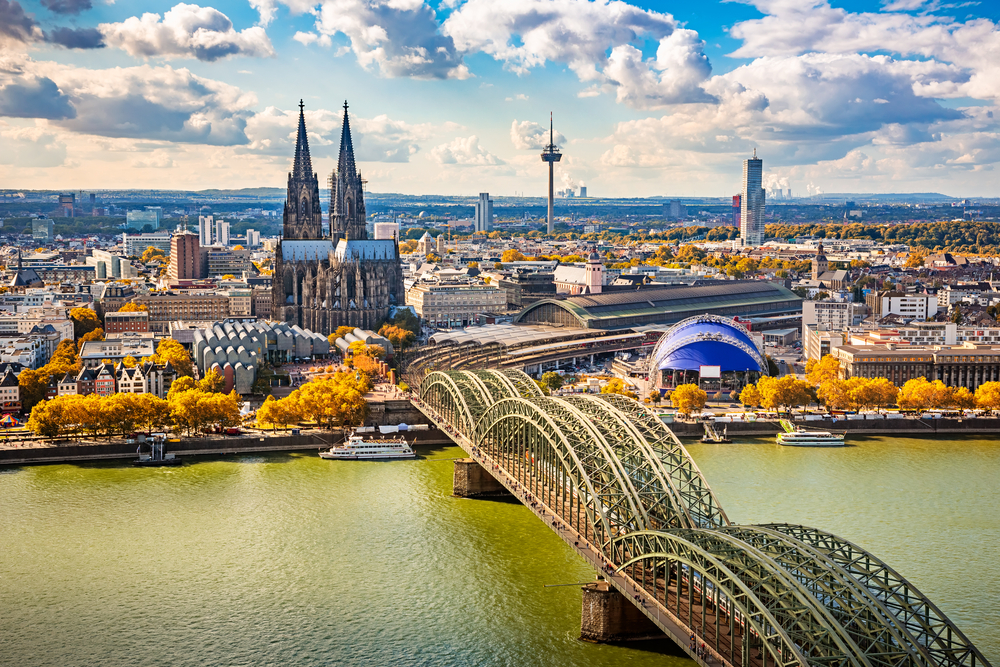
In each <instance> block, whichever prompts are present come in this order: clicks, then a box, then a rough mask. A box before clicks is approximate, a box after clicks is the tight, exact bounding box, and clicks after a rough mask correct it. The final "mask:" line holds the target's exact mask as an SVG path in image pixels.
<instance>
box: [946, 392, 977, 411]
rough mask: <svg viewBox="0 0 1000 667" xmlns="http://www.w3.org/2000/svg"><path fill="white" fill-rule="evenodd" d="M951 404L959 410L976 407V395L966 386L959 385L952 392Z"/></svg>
mask: <svg viewBox="0 0 1000 667" xmlns="http://www.w3.org/2000/svg"><path fill="white" fill-rule="evenodd" d="M951 404H952V406H953V407H955V408H958V409H959V410H971V409H973V408H974V407H976V396H975V394H973V393H972V392H971V391H969V388H968V387H959V388H958V389H955V390H954V391H953V392H952V395H951Z"/></svg>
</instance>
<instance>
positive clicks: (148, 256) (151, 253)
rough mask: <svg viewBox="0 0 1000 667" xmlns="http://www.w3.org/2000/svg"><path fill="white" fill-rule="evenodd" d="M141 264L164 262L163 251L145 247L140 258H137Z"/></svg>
mask: <svg viewBox="0 0 1000 667" xmlns="http://www.w3.org/2000/svg"><path fill="white" fill-rule="evenodd" d="M139 259H140V260H141V261H142V263H143V264H148V263H149V262H153V261H157V260H159V261H160V262H165V261H166V257H164V254H163V251H162V250H160V249H159V248H156V247H154V246H147V247H146V249H145V250H144V251H143V253H142V257H140V258H139Z"/></svg>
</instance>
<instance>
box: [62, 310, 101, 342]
mask: <svg viewBox="0 0 1000 667" xmlns="http://www.w3.org/2000/svg"><path fill="white" fill-rule="evenodd" d="M69 318H70V319H71V320H73V338H77V339H79V338H80V336H82V335H84V334H86V333H90V332H91V331H93V330H94V329H96V328H98V327H99V326H101V320H100V319H98V317H97V313H95V312H94V311H92V310H91V309H90V308H82V307H81V308H73V309H71V310H70V311H69Z"/></svg>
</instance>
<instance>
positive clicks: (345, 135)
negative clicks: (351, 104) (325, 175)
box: [337, 100, 358, 178]
mask: <svg viewBox="0 0 1000 667" xmlns="http://www.w3.org/2000/svg"><path fill="white" fill-rule="evenodd" d="M337 172H338V173H340V174H343V176H344V178H354V177H355V176H356V175H357V173H358V172H357V168H356V167H355V165H354V143H353V142H352V141H351V124H350V122H349V121H348V120H347V100H344V128H343V130H341V132H340V159H339V160H338V161H337Z"/></svg>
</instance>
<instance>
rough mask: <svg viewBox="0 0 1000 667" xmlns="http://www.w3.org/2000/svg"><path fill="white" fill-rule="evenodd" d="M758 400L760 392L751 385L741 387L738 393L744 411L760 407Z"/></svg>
mask: <svg viewBox="0 0 1000 667" xmlns="http://www.w3.org/2000/svg"><path fill="white" fill-rule="evenodd" d="M760 400H761V399H760V392H759V391H757V387H755V386H754V385H752V384H748V385H747V386H745V387H743V391H741V392H740V403H742V404H743V406H744V409H745V408H748V407H749V408H756V407H760Z"/></svg>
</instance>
